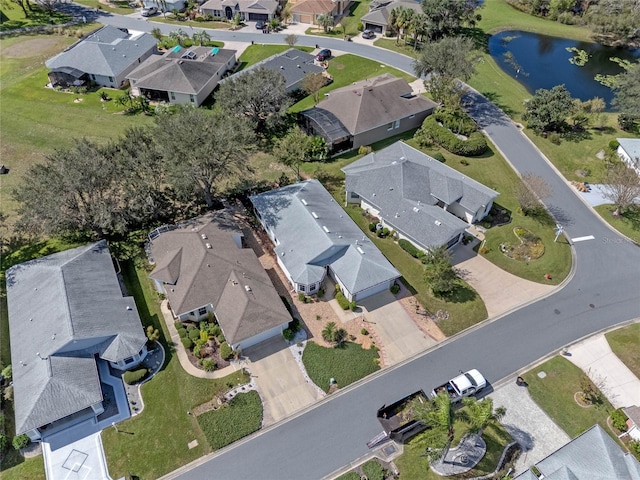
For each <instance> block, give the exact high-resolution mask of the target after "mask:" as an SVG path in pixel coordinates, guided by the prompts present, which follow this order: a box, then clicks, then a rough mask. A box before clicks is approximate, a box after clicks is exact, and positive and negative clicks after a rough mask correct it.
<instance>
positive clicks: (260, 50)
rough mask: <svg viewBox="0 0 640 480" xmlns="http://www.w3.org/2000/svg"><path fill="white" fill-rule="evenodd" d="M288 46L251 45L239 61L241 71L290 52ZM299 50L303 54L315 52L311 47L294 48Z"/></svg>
mask: <svg viewBox="0 0 640 480" xmlns="http://www.w3.org/2000/svg"><path fill="white" fill-rule="evenodd" d="M289 48H291V47H289V46H288V45H265V44H255V45H250V46H248V47H247V48H246V50H245V51H244V52H242V55H240V58H239V59H238V61H239V62H240V68H239V70H243V69H245V68H247V67H250V66H251V65H253V64H254V63H258V62H260V61H262V60H264V59H265V58H268V57H270V56H271V55H275V54H277V53H282V52H284V51H286V50H289ZM294 48H297V49H298V50H302V51H303V52H310V51H312V50H313V48H311V47H294Z"/></svg>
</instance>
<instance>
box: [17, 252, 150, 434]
mask: <svg viewBox="0 0 640 480" xmlns="http://www.w3.org/2000/svg"><path fill="white" fill-rule="evenodd" d="M6 275H7V302H8V312H9V329H10V338H11V361H12V365H14V368H13V384H14V395H15V399H16V402H15V415H16V431H17V432H18V433H22V432H25V431H28V430H31V429H33V428H37V427H40V426H42V425H46V424H48V423H51V422H53V421H55V420H58V419H60V418H63V417H66V416H67V415H70V414H72V413H75V412H78V411H80V410H82V409H84V408H87V407H89V406H91V405H92V404H94V403H97V402H99V401H101V400H102V390H101V388H100V380H99V378H98V373H97V369H96V365H95V360H94V358H93V355H95V354H97V355H98V356H99V357H100V358H102V359H104V360H107V361H113V362H117V361H120V360H124V359H125V358H128V357H130V356H132V355H135V354H137V353H138V352H140V350H141V349H142V347H143V346H144V344H145V342H146V340H147V339H146V337H145V335H144V333H143V330H142V325H141V323H140V317H139V316H138V311H137V309H136V305H135V302H134V300H133V298H132V297H123V295H122V291H121V289H120V284H119V282H118V279H117V277H116V274H115V269H114V266H113V263H112V260H111V256H110V254H109V250H108V248H107V244H106V242H105V241H101V242H98V243H94V244H91V245H85V246H83V247H78V248H74V249H71V250H66V251H64V252H60V253H55V254H53V255H48V256H46V257H42V258H39V259H36V260H31V261H29V262H25V263H21V264H19V265H15V266H13V267H11V268H9V269H8V270H7V272H6Z"/></svg>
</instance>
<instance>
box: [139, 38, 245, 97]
mask: <svg viewBox="0 0 640 480" xmlns="http://www.w3.org/2000/svg"><path fill="white" fill-rule="evenodd" d="M212 50H215V51H216V54H215V55H212V54H211V53H212ZM187 51H191V52H193V53H195V54H196V58H195V59H193V60H191V59H188V58H182V55H183V54H185V52H187ZM235 53H236V51H235V50H225V49H212V48H211V47H191V48H189V49H181V50H180V51H178V52H175V51H173V50H170V51H169V52H167V53H165V54H164V55H151V56H150V57H149V58H147V59H146V60H145V61H144V62H142V63H141V64H140V66H138V67H136V69H135V70H133V71H132V72H131V73H130V74H128V75H127V78H128V79H129V80H134V81H135V86H136V87H137V88H146V89H149V90H160V91H166V92H169V91H171V92H179V93H185V94H192V95H197V94H198V93H200V91H201V90H202V89H203V88H204V87H205V85H207V84H208V83H209V82H210V81H211V78H213V77H216V76H217V78H218V80H220V79H221V78H222V75H223V74H224V71H225V70H226V64H227V62H228V61H229V59H230V58H231V57H232V56H235Z"/></svg>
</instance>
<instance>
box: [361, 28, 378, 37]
mask: <svg viewBox="0 0 640 480" xmlns="http://www.w3.org/2000/svg"><path fill="white" fill-rule="evenodd" d="M375 36H376V34H375V33H374V32H373V30H365V31H364V32H362V38H375Z"/></svg>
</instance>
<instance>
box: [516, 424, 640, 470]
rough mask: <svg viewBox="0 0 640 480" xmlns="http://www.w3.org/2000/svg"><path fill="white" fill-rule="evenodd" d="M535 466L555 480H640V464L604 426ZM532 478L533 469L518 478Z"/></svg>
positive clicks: (575, 440) (593, 428) (578, 437)
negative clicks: (608, 433)
mask: <svg viewBox="0 0 640 480" xmlns="http://www.w3.org/2000/svg"><path fill="white" fill-rule="evenodd" d="M535 466H536V468H537V469H538V470H539V471H540V473H541V474H543V475H544V478H545V479H551V480H576V479H579V480H613V479H616V480H640V463H639V462H638V461H637V460H636V459H635V458H634V457H633V455H631V454H630V453H628V452H624V451H623V450H622V449H621V448H620V447H619V446H618V445H617V444H616V442H615V441H614V440H613V439H612V438H611V437H609V435H607V432H605V431H604V430H603V429H602V427H600V425H594V426H593V427H591V428H590V429H588V430H587V431H585V432H584V433H582V434H580V435H579V436H577V437H576V438H574V439H573V440H571V441H570V442H569V443H567V444H566V445H564V446H562V447H560V448H559V449H558V450H556V451H555V452H553V453H552V454H551V455H549V456H548V457H546V458H544V459H543V460H541V461H540V462H538V463H536V465H535ZM529 478H531V473H530V471H529V470H528V471H527V472H525V473H523V474H521V475H519V476H518V477H516V479H518V480H526V479H529Z"/></svg>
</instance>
